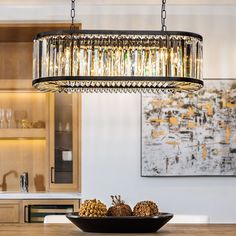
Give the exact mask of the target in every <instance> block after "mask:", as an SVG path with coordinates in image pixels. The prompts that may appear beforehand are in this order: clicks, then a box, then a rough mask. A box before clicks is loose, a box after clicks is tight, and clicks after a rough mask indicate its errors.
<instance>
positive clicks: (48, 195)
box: [0, 192, 81, 200]
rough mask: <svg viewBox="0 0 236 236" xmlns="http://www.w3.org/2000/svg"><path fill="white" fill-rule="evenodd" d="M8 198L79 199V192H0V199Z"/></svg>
mask: <svg viewBox="0 0 236 236" xmlns="http://www.w3.org/2000/svg"><path fill="white" fill-rule="evenodd" d="M9 199H19V200H20V199H81V194H80V193H49V192H46V193H21V192H0V200H9Z"/></svg>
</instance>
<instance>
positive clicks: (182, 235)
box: [0, 224, 236, 236]
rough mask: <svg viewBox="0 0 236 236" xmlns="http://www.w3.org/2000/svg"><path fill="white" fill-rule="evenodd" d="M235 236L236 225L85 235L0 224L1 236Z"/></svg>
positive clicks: (56, 227) (69, 227)
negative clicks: (139, 232) (145, 232)
mask: <svg viewBox="0 0 236 236" xmlns="http://www.w3.org/2000/svg"><path fill="white" fill-rule="evenodd" d="M32 235H33V236H41V235H47V236H67V235H69V236H101V235H105V236H110V235H113V236H114V235H115V236H117V235H122V236H131V235H132V236H134V235H135V236H154V235H155V236H216V235H224V236H235V235H236V224H205V225H200V224H195V225H191V224H167V225H165V226H164V227H162V228H161V229H160V230H159V231H158V232H156V233H147V234H102V233H99V234H98V233H84V232H81V231H80V230H79V229H78V228H77V227H76V226H75V225H73V224H0V236H32Z"/></svg>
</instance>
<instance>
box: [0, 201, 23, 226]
mask: <svg viewBox="0 0 236 236" xmlns="http://www.w3.org/2000/svg"><path fill="white" fill-rule="evenodd" d="M19 211H20V206H19V204H17V203H14V204H13V203H0V223H19V222H20V217H19Z"/></svg>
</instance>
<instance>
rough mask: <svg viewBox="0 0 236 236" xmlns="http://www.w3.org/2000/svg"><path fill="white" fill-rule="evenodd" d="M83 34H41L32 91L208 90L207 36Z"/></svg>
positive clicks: (180, 33) (36, 46) (163, 17)
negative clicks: (204, 65) (205, 68)
mask: <svg viewBox="0 0 236 236" xmlns="http://www.w3.org/2000/svg"><path fill="white" fill-rule="evenodd" d="M165 7H166V0H162V8H161V24H162V29H161V31H117V30H78V29H76V28H75V25H74V17H75V0H72V1H71V18H72V23H71V27H70V29H68V30H59V31H51V32H42V33H39V34H38V35H37V36H36V37H35V39H34V48H33V82H32V84H33V86H34V87H35V88H36V89H38V90H41V91H45V92H65V93H74V92H144V93H157V92H158V91H160V90H170V91H189V92H192V91H196V90H199V89H200V88H201V87H203V81H202V58H203V46H202V41H203V39H202V36H201V35H198V34H196V33H190V32H183V31H167V27H166V24H165V20H166V9H165Z"/></svg>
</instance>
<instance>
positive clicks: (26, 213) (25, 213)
mask: <svg viewBox="0 0 236 236" xmlns="http://www.w3.org/2000/svg"><path fill="white" fill-rule="evenodd" d="M26 210H27V211H26ZM26 215H27V217H26ZM26 219H27V220H26ZM28 220H29V216H28V206H24V223H29V221H28Z"/></svg>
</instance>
